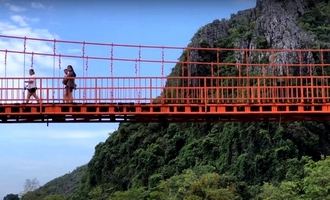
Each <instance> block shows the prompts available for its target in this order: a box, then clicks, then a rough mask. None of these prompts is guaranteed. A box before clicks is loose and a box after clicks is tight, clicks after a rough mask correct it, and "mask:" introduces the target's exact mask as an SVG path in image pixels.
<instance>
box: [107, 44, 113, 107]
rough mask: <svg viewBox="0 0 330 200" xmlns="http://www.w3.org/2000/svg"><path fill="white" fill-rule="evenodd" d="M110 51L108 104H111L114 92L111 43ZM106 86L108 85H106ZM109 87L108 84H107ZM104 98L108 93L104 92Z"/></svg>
mask: <svg viewBox="0 0 330 200" xmlns="http://www.w3.org/2000/svg"><path fill="white" fill-rule="evenodd" d="M110 46H111V49H110V82H111V85H110V103H113V102H114V101H113V99H114V96H113V92H114V91H113V90H114V74H113V43H111V45H110ZM107 84H108V83H107ZM108 85H109V84H108ZM106 96H107V97H108V92H106Z"/></svg>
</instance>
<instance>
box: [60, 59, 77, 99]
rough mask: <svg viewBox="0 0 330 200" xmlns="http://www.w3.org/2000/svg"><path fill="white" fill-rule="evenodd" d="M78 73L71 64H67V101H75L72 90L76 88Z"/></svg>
mask: <svg viewBox="0 0 330 200" xmlns="http://www.w3.org/2000/svg"><path fill="white" fill-rule="evenodd" d="M75 77H76V73H75V72H74V70H73V67H72V66H71V65H68V66H67V74H66V81H65V83H66V84H65V97H66V99H65V101H66V103H73V96H72V92H73V90H74V89H76V83H75ZM63 83H64V82H63Z"/></svg>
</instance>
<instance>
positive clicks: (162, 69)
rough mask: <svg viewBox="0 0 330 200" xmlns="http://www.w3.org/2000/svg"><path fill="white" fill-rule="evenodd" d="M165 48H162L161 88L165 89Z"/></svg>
mask: <svg viewBox="0 0 330 200" xmlns="http://www.w3.org/2000/svg"><path fill="white" fill-rule="evenodd" d="M164 57H165V54H164V47H162V64H161V65H162V67H161V87H162V88H163V87H164Z"/></svg>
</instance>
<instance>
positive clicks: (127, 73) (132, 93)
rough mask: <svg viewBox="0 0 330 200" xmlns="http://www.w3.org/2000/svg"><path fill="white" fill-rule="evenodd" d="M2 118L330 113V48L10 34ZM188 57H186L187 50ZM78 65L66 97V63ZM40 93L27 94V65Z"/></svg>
mask: <svg viewBox="0 0 330 200" xmlns="http://www.w3.org/2000/svg"><path fill="white" fill-rule="evenodd" d="M0 56H1V59H0V62H2V64H1V66H2V67H1V71H0V73H1V75H0V121H1V122H2V123H10V122H13V123H23V122H118V121H142V122H143V121H146V122H160V121H168V122H176V121H194V122H195V121H260V120H264V121H266V120H267V121H269V120H320V119H321V120H328V119H330V50H329V49H294V50H293V49H224V48H209V47H203V48H197V47H184V48H181V47H169V46H167V47H165V46H147V45H123V44H114V43H95V42H85V41H83V42H80V41H66V40H55V39H40V38H30V37H16V36H8V35H0ZM179 57H180V58H179ZM68 64H71V65H73V66H74V68H75V71H76V73H77V77H76V78H75V79H76V83H77V89H76V90H74V92H73V94H74V103H64V102H63V95H64V86H63V84H62V79H63V76H62V75H63V74H62V71H63V68H65V67H66V65H68ZM29 68H33V69H34V70H35V71H36V76H37V78H36V82H37V88H38V89H37V94H38V96H39V97H40V101H39V102H38V103H37V102H36V101H33V100H32V101H31V103H28V104H26V103H24V102H25V98H26V93H25V90H24V82H25V81H26V80H27V79H28V76H27V75H26V71H27V70H28V69H29Z"/></svg>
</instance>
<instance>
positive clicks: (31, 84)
mask: <svg viewBox="0 0 330 200" xmlns="http://www.w3.org/2000/svg"><path fill="white" fill-rule="evenodd" d="M29 74H30V78H29V80H28V81H25V82H26V83H27V87H26V89H27V90H28V94H27V96H26V103H29V101H30V98H31V96H33V97H34V98H35V99H36V101H37V102H38V103H39V97H38V96H37V94H36V91H37V84H36V77H35V75H34V70H33V69H30V70H29Z"/></svg>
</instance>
